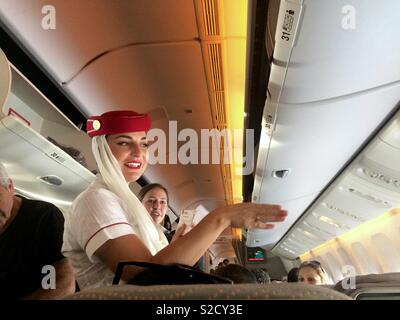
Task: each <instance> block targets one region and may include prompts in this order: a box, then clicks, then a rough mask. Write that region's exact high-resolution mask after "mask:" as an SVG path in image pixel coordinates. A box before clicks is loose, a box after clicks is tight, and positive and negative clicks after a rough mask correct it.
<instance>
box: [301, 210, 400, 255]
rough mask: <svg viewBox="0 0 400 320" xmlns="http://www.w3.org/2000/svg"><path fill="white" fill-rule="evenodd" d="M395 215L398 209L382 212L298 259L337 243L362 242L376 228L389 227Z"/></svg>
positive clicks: (375, 230)
mask: <svg viewBox="0 0 400 320" xmlns="http://www.w3.org/2000/svg"><path fill="white" fill-rule="evenodd" d="M395 215H400V209H394V210H392V211H390V212H387V213H384V214H382V215H381V216H378V217H377V218H375V219H372V220H370V221H368V222H366V223H363V224H362V225H360V226H358V227H356V228H354V229H353V230H351V231H348V232H346V233H344V234H342V235H340V236H338V237H336V238H334V239H332V240H329V241H327V242H325V243H323V244H321V245H319V246H317V247H315V248H313V249H311V250H310V251H308V252H306V253H304V254H303V255H301V256H300V260H302V261H304V260H308V259H310V257H311V256H312V253H314V254H316V253H317V252H321V251H329V250H330V249H332V247H334V246H336V245H337V243H338V242H339V243H351V242H355V241H358V242H362V240H363V239H366V238H368V237H370V236H371V235H373V234H375V233H377V232H378V228H379V229H380V230H382V232H384V230H385V229H387V228H389V227H390V226H391V224H392V218H393V217H394V216H395Z"/></svg>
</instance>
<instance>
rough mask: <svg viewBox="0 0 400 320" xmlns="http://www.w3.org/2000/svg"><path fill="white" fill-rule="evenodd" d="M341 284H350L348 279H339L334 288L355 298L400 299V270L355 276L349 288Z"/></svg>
mask: <svg viewBox="0 0 400 320" xmlns="http://www.w3.org/2000/svg"><path fill="white" fill-rule="evenodd" d="M343 284H351V281H350V279H349V278H345V279H343V280H342V281H339V282H338V283H336V285H335V286H334V289H335V290H337V291H338V292H342V293H344V294H346V295H348V296H349V297H352V298H354V299H357V300H366V299H396V300H400V272H393V273H383V274H367V275H361V276H356V277H355V285H354V287H350V288H349V286H348V285H343Z"/></svg>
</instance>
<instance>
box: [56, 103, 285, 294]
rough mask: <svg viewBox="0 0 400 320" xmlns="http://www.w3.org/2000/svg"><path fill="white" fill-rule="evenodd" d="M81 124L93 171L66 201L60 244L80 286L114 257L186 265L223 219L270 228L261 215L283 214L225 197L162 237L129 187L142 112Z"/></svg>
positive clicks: (108, 279)
mask: <svg viewBox="0 0 400 320" xmlns="http://www.w3.org/2000/svg"><path fill="white" fill-rule="evenodd" d="M87 129H88V134H89V136H90V137H92V151H93V155H94V157H95V159H96V163H97V166H98V169H99V172H100V175H99V176H98V178H97V180H96V181H94V182H93V183H92V184H91V185H90V186H89V187H88V188H87V189H86V190H85V191H84V192H82V193H81V194H80V195H79V196H78V197H77V198H76V199H75V201H74V202H73V204H72V206H71V211H70V213H69V214H68V215H67V218H66V222H65V233H64V245H63V253H64V255H65V256H67V257H68V258H70V259H71V261H72V265H73V267H74V271H75V274H76V278H77V281H78V284H79V286H80V288H81V289H85V288H89V287H100V286H106V285H111V283H112V278H113V274H114V272H115V270H116V267H117V265H118V262H120V261H122V260H126V261H144V262H153V263H159V264H168V263H180V264H186V265H193V264H194V263H195V262H196V261H197V260H198V259H199V258H200V257H201V256H202V255H203V254H204V252H205V251H206V250H207V249H208V248H209V247H210V245H211V244H212V243H213V242H214V241H215V240H216V238H217V237H218V236H219V235H220V234H221V233H222V232H223V231H224V230H225V229H226V228H227V227H229V226H233V227H248V228H249V227H252V228H254V227H255V228H261V229H271V228H273V226H274V225H273V224H271V223H269V222H278V221H283V220H284V219H285V218H286V216H287V212H286V211H285V210H282V208H281V207H280V206H278V205H268V204H254V203H240V204H235V205H229V206H225V207H221V208H217V209H215V210H213V211H211V212H210V213H209V214H208V215H207V216H206V217H205V218H204V219H203V220H202V221H201V222H200V223H199V224H198V225H197V226H196V227H194V228H193V229H192V230H191V231H190V232H188V233H187V234H186V235H185V236H184V237H180V238H178V239H177V240H176V241H174V242H172V243H171V244H169V245H168V241H167V239H166V237H165V235H164V234H163V232H162V230H161V228H158V226H157V224H156V223H154V221H153V220H152V218H151V217H150V215H149V214H148V212H147V210H146V208H145V207H144V206H143V205H142V203H141V202H140V201H139V200H138V199H137V197H136V196H135V195H134V194H133V192H132V191H131V190H130V188H129V183H130V182H133V181H136V180H137V179H139V178H140V176H141V175H142V174H143V173H144V171H145V169H146V166H147V163H148V151H147V147H148V145H147V138H146V133H147V131H148V130H149V129H150V118H149V117H148V116H147V115H145V114H138V113H136V112H133V111H111V112H107V113H104V114H102V115H101V116H94V117H90V118H89V119H88V124H87ZM138 271H140V270H138V269H135V268H131V269H127V270H126V271H125V272H124V273H123V275H122V278H123V280H125V281H129V280H130V279H132V278H133V277H134V276H135V275H136V274H137V272H138Z"/></svg>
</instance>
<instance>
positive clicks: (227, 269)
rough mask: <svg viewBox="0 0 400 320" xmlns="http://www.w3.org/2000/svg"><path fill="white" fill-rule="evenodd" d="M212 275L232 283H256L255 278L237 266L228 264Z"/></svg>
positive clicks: (249, 272) (243, 268) (248, 271)
mask: <svg viewBox="0 0 400 320" xmlns="http://www.w3.org/2000/svg"><path fill="white" fill-rule="evenodd" d="M214 275H216V276H219V277H222V278H226V279H229V280H232V281H233V283H257V278H256V276H255V275H254V274H253V273H252V272H251V271H250V270H248V269H246V268H245V267H243V266H241V265H239V264H228V265H226V266H222V267H219V268H218V269H217V270H215V272H214Z"/></svg>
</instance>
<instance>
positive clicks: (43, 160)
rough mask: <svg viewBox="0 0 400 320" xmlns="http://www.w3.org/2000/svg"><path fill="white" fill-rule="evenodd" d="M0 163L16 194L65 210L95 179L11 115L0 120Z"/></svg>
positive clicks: (65, 154) (61, 151)
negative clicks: (43, 201) (12, 183)
mask: <svg viewBox="0 0 400 320" xmlns="http://www.w3.org/2000/svg"><path fill="white" fill-rule="evenodd" d="M0 150H1V153H0V161H1V162H2V163H3V164H4V165H5V166H6V169H7V171H8V173H9V175H10V177H11V178H12V179H13V181H14V185H15V188H16V189H17V191H18V193H20V194H22V195H25V196H27V197H29V198H35V199H42V200H45V201H48V202H52V203H54V204H55V205H59V206H61V207H68V206H69V205H70V204H71V202H72V201H73V200H74V199H75V197H76V196H77V195H78V194H79V193H81V192H82V191H83V190H85V189H86V188H87V186H88V185H89V184H90V183H91V182H92V181H93V180H94V179H95V176H94V174H93V173H91V172H90V171H89V170H88V169H86V168H85V167H83V166H82V165H80V164H79V163H78V162H77V161H75V160H74V159H73V158H72V157H71V156H70V155H69V154H67V153H66V152H64V151H63V150H61V149H60V148H58V147H57V146H55V145H53V144H52V143H51V142H50V141H48V140H47V139H46V138H44V137H43V136H41V135H40V134H39V133H37V132H36V131H34V130H33V129H32V128H30V127H29V126H27V125H25V124H24V123H23V122H22V121H20V120H19V119H17V118H16V117H14V116H7V117H5V118H3V119H1V120H0Z"/></svg>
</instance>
